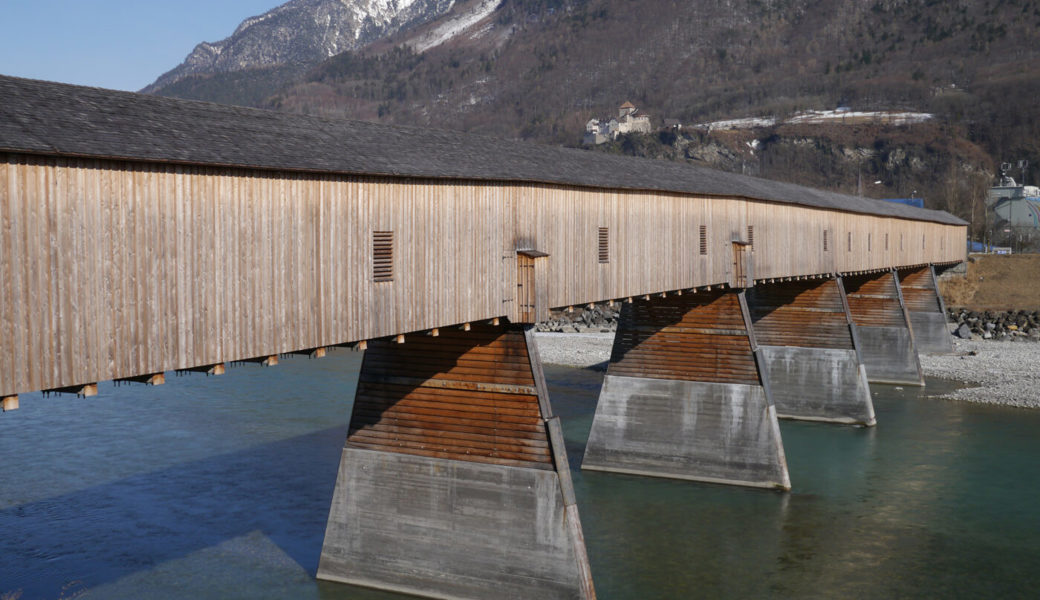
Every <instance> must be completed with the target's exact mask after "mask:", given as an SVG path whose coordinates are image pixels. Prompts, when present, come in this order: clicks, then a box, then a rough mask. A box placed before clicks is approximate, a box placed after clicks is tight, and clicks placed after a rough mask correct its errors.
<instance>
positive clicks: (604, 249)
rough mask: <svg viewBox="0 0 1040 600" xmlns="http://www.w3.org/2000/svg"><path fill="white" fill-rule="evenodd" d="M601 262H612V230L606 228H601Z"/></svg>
mask: <svg viewBox="0 0 1040 600" xmlns="http://www.w3.org/2000/svg"><path fill="white" fill-rule="evenodd" d="M599 262H600V263H608V262H610V230H609V229H608V228H606V227H600V228H599Z"/></svg>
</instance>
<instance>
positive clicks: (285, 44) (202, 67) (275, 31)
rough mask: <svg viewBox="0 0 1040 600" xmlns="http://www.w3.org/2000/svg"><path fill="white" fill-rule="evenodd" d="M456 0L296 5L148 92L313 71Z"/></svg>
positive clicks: (324, 0)
mask: <svg viewBox="0 0 1040 600" xmlns="http://www.w3.org/2000/svg"><path fill="white" fill-rule="evenodd" d="M453 4H454V0H292V1H291V2H287V3H286V4H283V5H281V6H278V7H277V8H274V9H272V10H270V11H268V12H266V13H264V14H262V15H259V16H256V17H251V18H249V19H246V20H245V21H243V22H242V24H241V25H239V26H238V28H237V29H236V30H235V32H234V33H233V34H231V36H230V37H228V38H227V39H224V40H221V41H219V42H214V43H208V42H202V43H201V44H199V45H198V46H196V47H195V49H194V50H193V51H192V52H191V54H189V55H188V57H187V58H186V59H185V61H184V62H183V63H182V64H181V65H179V66H177V67H176V68H174V69H172V70H171V71H169V72H167V73H165V74H164V75H162V76H161V77H159V78H158V79H157V80H156V81H155V83H153V84H152V85H150V86H148V87H146V88H145V89H144V90H142V91H144V92H145V93H157V92H161V91H162V90H163V89H164V88H167V87H169V86H171V85H173V84H175V83H177V82H178V81H181V80H183V79H185V78H187V77H190V76H193V75H212V74H215V73H234V72H239V71H251V70H257V69H260V70H271V69H273V68H278V67H281V68H282V70H283V71H284V70H286V69H284V67H286V66H294V67H297V69H295V70H294V71H299V70H300V69H302V68H303V67H306V66H312V65H314V64H317V63H318V62H320V61H322V60H324V59H326V58H329V57H331V56H335V55H336V54H339V53H341V52H345V51H349V50H355V49H358V48H360V47H362V46H364V45H366V44H368V43H370V42H372V41H375V40H378V39H381V38H383V37H385V36H387V35H390V34H393V33H395V32H397V31H398V30H400V29H404V28H407V27H409V26H412V25H414V24H416V23H424V22H426V21H429V20H430V19H433V18H435V17H437V16H439V15H441V14H444V13H445V12H447V11H448V9H450V8H451V7H452V5H453Z"/></svg>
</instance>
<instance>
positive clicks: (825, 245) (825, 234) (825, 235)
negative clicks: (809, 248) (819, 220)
mask: <svg viewBox="0 0 1040 600" xmlns="http://www.w3.org/2000/svg"><path fill="white" fill-rule="evenodd" d="M823 251H824V252H826V251H827V230H826V229H824V230H823Z"/></svg>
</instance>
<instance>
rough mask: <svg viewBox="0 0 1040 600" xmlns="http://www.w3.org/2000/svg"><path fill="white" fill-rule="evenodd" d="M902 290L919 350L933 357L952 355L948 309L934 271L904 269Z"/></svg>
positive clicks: (930, 268) (931, 269)
mask: <svg viewBox="0 0 1040 600" xmlns="http://www.w3.org/2000/svg"><path fill="white" fill-rule="evenodd" d="M899 286H900V288H902V291H903V299H904V301H905V302H906V310H907V313H908V314H909V315H910V326H911V327H912V328H913V330H914V340H915V341H916V342H917V349H918V350H919V351H921V352H928V353H930V354H952V353H953V339H952V336H951V335H950V326H949V324H948V322H947V321H946V305H945V304H944V303H943V299H942V296H940V295H939V284H938V282H937V281H936V277H935V267H933V266H931V265H928V266H924V267H917V268H913V269H901V270H900V271H899Z"/></svg>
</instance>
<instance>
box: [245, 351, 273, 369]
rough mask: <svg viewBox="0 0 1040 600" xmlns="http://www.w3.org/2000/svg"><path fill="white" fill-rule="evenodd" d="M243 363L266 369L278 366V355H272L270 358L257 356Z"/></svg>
mask: <svg viewBox="0 0 1040 600" xmlns="http://www.w3.org/2000/svg"><path fill="white" fill-rule="evenodd" d="M242 362H247V363H256V364H258V365H260V366H264V367H273V366H275V365H277V364H278V355H277V354H272V355H270V356H257V357H255V358H247V359H245V360H243V361H242Z"/></svg>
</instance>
